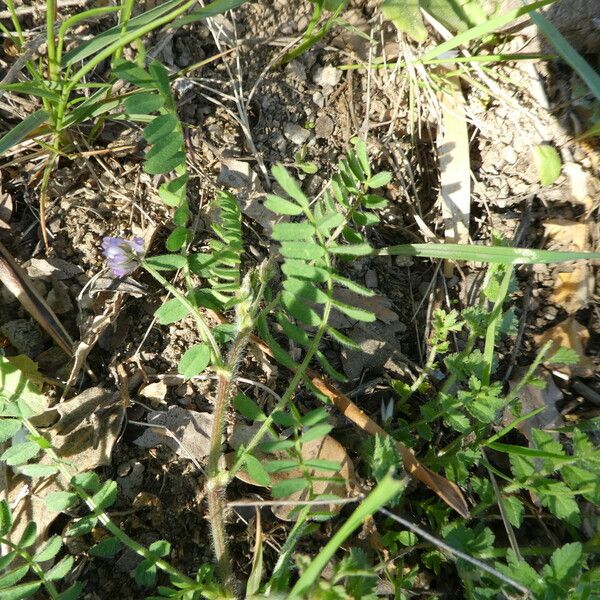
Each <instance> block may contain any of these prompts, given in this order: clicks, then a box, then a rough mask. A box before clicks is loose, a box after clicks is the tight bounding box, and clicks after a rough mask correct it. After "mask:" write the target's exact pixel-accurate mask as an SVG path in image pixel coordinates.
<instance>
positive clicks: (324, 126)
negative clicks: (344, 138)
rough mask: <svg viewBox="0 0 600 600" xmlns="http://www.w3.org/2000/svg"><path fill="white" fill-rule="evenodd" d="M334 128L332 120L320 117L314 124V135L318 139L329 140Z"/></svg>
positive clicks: (325, 116)
mask: <svg viewBox="0 0 600 600" xmlns="http://www.w3.org/2000/svg"><path fill="white" fill-rule="evenodd" d="M334 128H335V125H334V123H333V119H332V118H331V117H328V116H327V115H321V116H320V117H319V118H318V119H317V120H316V122H315V135H316V136H317V137H318V138H329V137H331V136H332V134H333V130H334Z"/></svg>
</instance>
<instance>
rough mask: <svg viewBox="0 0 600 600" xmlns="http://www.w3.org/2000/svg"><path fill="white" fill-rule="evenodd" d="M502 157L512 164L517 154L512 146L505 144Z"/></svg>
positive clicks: (516, 158)
mask: <svg viewBox="0 0 600 600" xmlns="http://www.w3.org/2000/svg"><path fill="white" fill-rule="evenodd" d="M502 158H503V159H504V160H505V161H506V162H507V163H508V164H509V165H514V164H515V163H516V162H517V160H518V158H519V156H518V155H517V153H516V151H515V149H514V148H513V147H512V146H505V148H504V150H502Z"/></svg>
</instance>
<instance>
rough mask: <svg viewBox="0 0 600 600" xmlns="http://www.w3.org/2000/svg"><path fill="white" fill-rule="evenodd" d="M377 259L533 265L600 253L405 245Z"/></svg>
mask: <svg viewBox="0 0 600 600" xmlns="http://www.w3.org/2000/svg"><path fill="white" fill-rule="evenodd" d="M373 255H376V256H421V257H425V258H444V259H447V260H466V261H472V262H482V263H496V264H502V265H533V264H551V263H560V262H567V261H570V260H600V252H557V251H552V250H531V249H529V248H510V247H505V246H475V245H471V244H469V245H467V244H403V245H401V246H390V247H389V248H382V249H381V250H375V251H373Z"/></svg>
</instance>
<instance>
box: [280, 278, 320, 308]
mask: <svg viewBox="0 0 600 600" xmlns="http://www.w3.org/2000/svg"><path fill="white" fill-rule="evenodd" d="M283 288H284V289H285V290H287V291H288V292H290V293H291V294H293V295H294V296H300V297H302V298H306V299H307V300H309V301H310V302H314V303H316V304H325V303H326V302H327V301H328V300H329V297H328V296H327V294H326V293H325V292H324V291H323V290H320V289H319V288H318V287H316V286H315V285H314V284H313V283H312V281H307V280H303V279H295V278H289V279H286V280H285V281H284V282H283Z"/></svg>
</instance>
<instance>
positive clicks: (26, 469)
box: [19, 465, 58, 478]
mask: <svg viewBox="0 0 600 600" xmlns="http://www.w3.org/2000/svg"><path fill="white" fill-rule="evenodd" d="M19 471H20V472H21V474H22V475H26V476H27V477H32V478H37V477H50V476H51V475H56V473H58V467H55V466H53V465H21V466H20V467H19Z"/></svg>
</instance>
